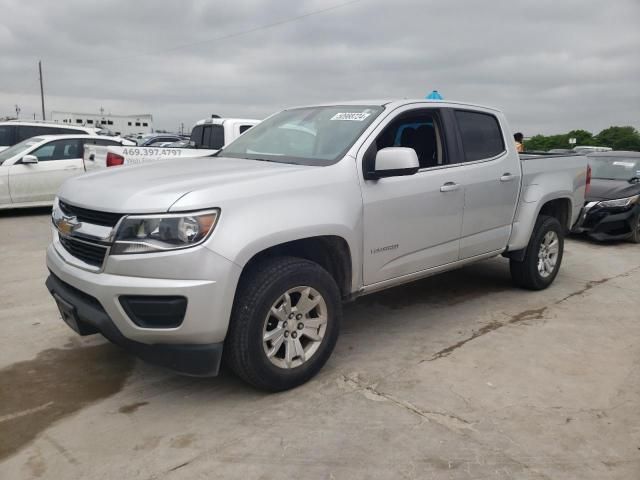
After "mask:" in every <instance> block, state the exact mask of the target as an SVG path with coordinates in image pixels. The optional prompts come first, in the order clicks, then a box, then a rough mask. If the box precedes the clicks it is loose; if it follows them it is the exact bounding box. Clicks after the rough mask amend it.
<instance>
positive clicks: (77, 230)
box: [46, 100, 588, 391]
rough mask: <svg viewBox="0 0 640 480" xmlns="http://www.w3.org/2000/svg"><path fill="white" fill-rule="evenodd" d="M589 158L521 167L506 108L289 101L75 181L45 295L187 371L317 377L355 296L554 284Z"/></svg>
mask: <svg viewBox="0 0 640 480" xmlns="http://www.w3.org/2000/svg"><path fill="white" fill-rule="evenodd" d="M587 170H588V167H587V163H586V158H585V157H583V156H578V155H570V156H564V157H563V156H555V157H553V156H552V157H544V156H543V157H538V156H523V157H522V158H521V157H519V155H518V153H517V152H516V146H515V143H514V142H513V137H512V134H511V132H510V130H509V128H508V126H507V122H506V120H505V118H504V116H503V114H502V113H501V112H499V111H498V110H495V109H492V108H485V107H480V106H475V105H468V104H463V103H454V102H440V101H425V100H416V101H412V100H400V101H377V102H354V103H340V104H332V105H321V106H313V107H302V108H292V109H288V110H284V111H282V112H280V113H277V114H275V115H273V116H271V117H269V118H268V119H267V120H265V121H263V122H262V123H260V124H259V125H257V126H255V127H253V128H252V129H250V130H249V131H247V132H246V133H245V134H244V135H242V136H240V137H239V138H238V139H237V140H235V141H234V142H232V143H231V144H230V145H228V146H227V147H225V148H224V149H222V150H221V151H220V152H219V153H218V154H217V156H214V157H210V158H194V159H185V160H183V161H181V162H179V163H176V162H158V163H152V164H147V165H139V166H132V167H130V168H125V169H120V168H110V169H107V170H105V171H102V172H98V173H93V174H88V175H85V176H82V177H78V178H75V179H72V180H70V181H68V182H66V183H65V184H64V185H63V187H62V188H61V190H60V191H59V193H58V197H57V200H56V203H55V205H54V209H53V214H52V221H53V237H54V238H53V242H52V244H51V245H50V246H49V248H48V251H47V265H48V268H49V270H50V272H51V274H50V276H49V277H48V279H47V282H46V283H47V287H48V289H49V291H50V292H51V294H52V295H53V297H54V298H55V300H56V302H57V304H58V307H59V310H60V312H61V316H62V318H63V319H64V320H65V321H66V323H67V324H69V326H71V327H72V328H73V329H74V330H76V331H77V332H78V333H80V334H81V335H87V334H92V333H98V332H99V333H102V335H104V336H105V337H106V338H108V339H109V340H111V341H112V342H114V343H116V344H119V345H121V346H123V347H125V348H126V349H128V350H130V351H132V352H133V353H135V354H137V355H138V356H139V357H141V358H143V359H146V360H149V361H152V362H155V363H159V364H161V365H164V366H166V367H169V368H171V369H173V370H176V371H178V372H182V373H186V374H191V375H200V376H213V375H216V374H217V372H218V368H219V366H220V363H221V361H222V360H223V359H224V360H225V361H226V362H227V364H228V365H229V366H230V367H231V368H232V369H233V370H234V371H235V372H236V373H237V374H238V375H239V376H240V377H241V378H243V379H244V380H246V381H247V382H249V383H250V384H252V385H254V386H256V387H258V388H262V389H266V390H271V391H279V390H285V389H289V388H292V387H295V386H297V385H300V384H302V383H303V382H305V381H307V380H308V379H310V378H311V377H312V376H314V375H315V374H316V373H317V372H318V371H319V370H320V369H321V367H322V366H323V365H324V364H325V362H326V361H327V359H328V358H329V356H330V355H331V352H332V350H333V348H334V346H335V344H336V340H337V338H338V331H339V329H340V322H341V317H342V310H341V305H342V302H343V301H346V300H350V299H353V298H356V297H358V296H360V295H364V294H369V293H372V292H376V291H379V290H382V289H385V288H389V287H393V286H396V285H400V284H402V283H405V282H410V281H412V280H416V279H419V278H422V277H426V276H428V275H433V274H436V273H439V272H444V271H447V270H451V269H454V268H457V267H460V266H463V265H466V264H468V263H471V262H477V261H479V260H483V259H487V258H490V257H494V256H497V255H504V256H506V257H508V258H509V259H510V266H511V274H512V277H513V281H514V282H515V284H516V285H518V286H520V287H524V288H528V289H533V290H539V289H543V288H546V287H548V286H549V285H550V284H551V283H552V282H553V280H554V278H555V277H556V275H557V273H558V269H559V268H560V264H561V261H562V254H563V246H564V234H565V232H566V231H568V229H569V228H571V227H572V226H573V224H574V223H575V221H576V220H577V219H578V218H579V216H580V212H581V208H582V206H583V203H584V195H585V189H586V188H587V183H588V180H587V178H588V174H587Z"/></svg>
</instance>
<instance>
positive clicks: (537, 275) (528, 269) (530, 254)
mask: <svg viewBox="0 0 640 480" xmlns="http://www.w3.org/2000/svg"><path fill="white" fill-rule="evenodd" d="M563 252H564V231H563V227H562V225H561V224H560V222H559V221H558V219H556V218H555V217H549V216H546V215H540V216H539V217H538V219H537V221H536V225H535V227H534V230H533V233H532V234H531V239H530V240H529V244H528V245H527V249H526V251H525V256H524V259H523V260H522V261H518V260H515V259H511V262H510V267H511V278H512V280H513V282H514V283H515V284H516V285H518V286H519V287H522V288H526V289H529V290H543V289H545V288H547V287H548V286H549V285H551V284H552V283H553V281H554V279H555V278H556V275H558V270H559V269H560V264H561V263H562V254H563Z"/></svg>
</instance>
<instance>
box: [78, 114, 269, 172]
mask: <svg viewBox="0 0 640 480" xmlns="http://www.w3.org/2000/svg"><path fill="white" fill-rule="evenodd" d="M258 123H260V120H253V119H242V118H207V119H204V120H200V121H199V122H198V123H196V124H195V126H194V127H193V129H192V130H191V137H190V138H189V144H190V145H189V148H174V147H168V146H162V147H156V146H146V147H145V146H137V147H134V148H131V147H126V148H121V147H97V148H96V149H95V151H94V152H92V153H90V152H85V154H86V156H85V163H86V165H87V168H88V169H91V170H95V169H101V168H106V167H115V166H123V165H124V166H128V165H139V164H141V163H148V162H154V161H158V160H168V159H176V160H177V159H185V158H193V157H210V156H211V155H214V154H215V153H216V152H218V150H220V148H222V147H223V146H224V145H227V144H229V143H230V142H232V141H233V140H235V139H236V138H238V137H239V136H240V135H242V134H243V133H244V132H246V131H247V130H249V129H250V128H251V127H253V126H254V125H257V124H258ZM147 138H148V137H147ZM145 141H147V140H145ZM180 141H183V140H180Z"/></svg>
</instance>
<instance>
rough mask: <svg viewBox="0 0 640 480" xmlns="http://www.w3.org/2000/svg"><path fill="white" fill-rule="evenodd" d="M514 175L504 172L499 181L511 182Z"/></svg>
mask: <svg viewBox="0 0 640 480" xmlns="http://www.w3.org/2000/svg"><path fill="white" fill-rule="evenodd" d="M515 179H516V177H514V176H513V175H511V174H510V173H504V174H503V175H502V176H501V177H500V181H501V182H511V181H513V180H515Z"/></svg>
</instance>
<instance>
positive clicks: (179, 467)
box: [167, 460, 191, 473]
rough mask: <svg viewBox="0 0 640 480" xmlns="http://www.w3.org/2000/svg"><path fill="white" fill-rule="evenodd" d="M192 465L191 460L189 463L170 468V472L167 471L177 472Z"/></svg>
mask: <svg viewBox="0 0 640 480" xmlns="http://www.w3.org/2000/svg"><path fill="white" fill-rule="evenodd" d="M190 463H191V460H189V461H188V462H183V463H181V464H179V465H176V466H175V467H172V468H170V469H169V470H167V473H169V472H175V471H176V470H180V469H181V468H182V467H186V466H187V465H189V464H190Z"/></svg>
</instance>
